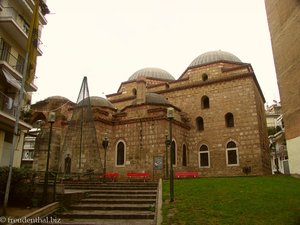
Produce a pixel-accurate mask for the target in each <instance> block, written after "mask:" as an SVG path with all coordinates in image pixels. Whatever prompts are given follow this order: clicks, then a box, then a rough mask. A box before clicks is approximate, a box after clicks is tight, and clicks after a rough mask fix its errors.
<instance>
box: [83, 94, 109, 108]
mask: <svg viewBox="0 0 300 225" xmlns="http://www.w3.org/2000/svg"><path fill="white" fill-rule="evenodd" d="M81 102H82V101H80V102H79V103H78V105H80V104H81ZM90 102H91V106H95V107H97V106H98V107H108V108H112V109H114V108H115V107H114V105H113V104H112V103H111V102H110V101H108V100H107V99H105V98H102V97H98V96H90ZM84 104H86V103H84Z"/></svg>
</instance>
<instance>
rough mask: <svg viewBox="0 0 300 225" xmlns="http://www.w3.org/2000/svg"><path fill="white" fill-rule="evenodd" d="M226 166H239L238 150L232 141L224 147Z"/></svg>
mask: <svg viewBox="0 0 300 225" xmlns="http://www.w3.org/2000/svg"><path fill="white" fill-rule="evenodd" d="M226 164H227V165H228V166H235V165H239V156H238V149H237V147H236V144H235V143H234V142H233V141H230V142H228V143H227V146H226Z"/></svg>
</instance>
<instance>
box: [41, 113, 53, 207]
mask: <svg viewBox="0 0 300 225" xmlns="http://www.w3.org/2000/svg"><path fill="white" fill-rule="evenodd" d="M54 122H55V112H50V113H49V116H48V123H50V132H49V142H48V151H47V163H46V171H45V178H44V191H43V196H44V204H47V201H48V170H49V158H50V149H51V139H52V126H53V123H54Z"/></svg>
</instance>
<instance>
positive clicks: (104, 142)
mask: <svg viewBox="0 0 300 225" xmlns="http://www.w3.org/2000/svg"><path fill="white" fill-rule="evenodd" d="M102 146H103V148H104V167H103V182H106V150H107V147H108V138H107V134H105V137H104V140H103V141H102Z"/></svg>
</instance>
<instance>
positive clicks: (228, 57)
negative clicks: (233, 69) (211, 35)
mask: <svg viewBox="0 0 300 225" xmlns="http://www.w3.org/2000/svg"><path fill="white" fill-rule="evenodd" d="M218 61H227V62H238V63H241V62H242V61H241V60H240V59H239V58H238V57H237V56H235V55H233V54H232V53H230V52H225V51H221V50H218V51H210V52H205V53H203V54H201V55H199V56H198V57H197V58H195V59H194V60H193V61H192V62H191V64H190V65H189V67H194V66H200V65H204V64H208V63H213V62H218Z"/></svg>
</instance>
